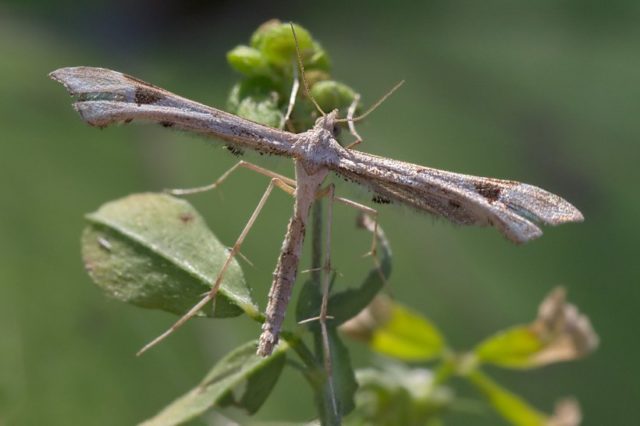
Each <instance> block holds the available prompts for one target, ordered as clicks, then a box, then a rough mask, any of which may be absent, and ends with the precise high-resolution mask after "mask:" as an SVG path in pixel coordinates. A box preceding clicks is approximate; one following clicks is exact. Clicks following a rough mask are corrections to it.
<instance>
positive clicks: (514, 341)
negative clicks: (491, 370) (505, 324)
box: [474, 326, 546, 368]
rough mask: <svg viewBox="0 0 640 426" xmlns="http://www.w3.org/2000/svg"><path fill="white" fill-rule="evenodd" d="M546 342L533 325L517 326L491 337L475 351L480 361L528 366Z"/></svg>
mask: <svg viewBox="0 0 640 426" xmlns="http://www.w3.org/2000/svg"><path fill="white" fill-rule="evenodd" d="M545 343H546V342H543V341H542V339H541V338H540V335H539V334H538V333H536V332H535V331H534V330H532V329H531V327H529V326H516V327H512V328H510V329H507V330H505V331H503V332H501V333H498V334H495V335H493V336H491V337H489V338H488V339H486V340H485V341H484V342H482V343H480V344H479V345H478V346H477V347H476V349H475V350H474V352H475V354H476V357H477V358H478V360H479V361H480V362H488V363H491V364H495V365H499V366H501V367H510V368H526V367H530V366H532V361H533V357H534V356H535V355H536V354H537V353H538V352H539V351H540V350H541V349H543V348H544V346H545Z"/></svg>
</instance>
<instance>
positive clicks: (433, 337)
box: [369, 301, 445, 361]
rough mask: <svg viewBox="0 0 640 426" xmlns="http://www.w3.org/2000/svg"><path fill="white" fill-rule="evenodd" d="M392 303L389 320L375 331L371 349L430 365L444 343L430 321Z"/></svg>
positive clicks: (370, 343) (440, 351) (441, 349)
mask: <svg viewBox="0 0 640 426" xmlns="http://www.w3.org/2000/svg"><path fill="white" fill-rule="evenodd" d="M389 303H390V304H391V305H390V306H389V308H388V317H387V320H386V321H384V322H383V323H382V324H381V326H380V327H379V328H377V329H375V330H374V332H373V334H372V336H371V340H370V342H369V345H370V346H371V348H372V349H373V350H375V351H376V352H378V353H381V354H385V355H388V356H391V357H394V358H397V359H402V360H405V361H427V360H429V359H432V358H434V357H437V356H439V355H440V354H441V353H442V351H443V349H444V347H445V346H444V340H443V338H442V336H441V334H440V332H439V331H438V329H437V328H436V327H435V326H434V325H433V324H432V323H431V321H429V320H428V319H427V318H425V317H423V316H422V315H420V314H418V313H416V312H413V311H411V310H410V309H408V308H406V307H404V306H402V305H400V304H399V303H395V302H393V301H389Z"/></svg>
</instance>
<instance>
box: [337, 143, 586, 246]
mask: <svg viewBox="0 0 640 426" xmlns="http://www.w3.org/2000/svg"><path fill="white" fill-rule="evenodd" d="M331 168H332V170H333V171H334V172H336V173H337V174H339V175H341V176H343V177H345V178H346V179H347V180H351V181H354V182H357V183H359V184H361V185H363V186H365V187H368V188H370V189H371V190H372V191H374V192H375V193H376V194H378V195H379V196H380V197H383V198H386V199H389V200H392V201H394V202H398V203H399V204H404V205H408V206H410V207H413V208H415V209H417V210H419V211H423V212H428V213H432V214H434V215H437V216H442V217H445V218H447V219H448V220H450V221H451V222H453V223H456V224H460V225H478V226H487V225H489V226H494V227H496V228H497V229H498V230H500V232H502V234H503V235H504V236H506V237H507V238H508V239H509V240H511V241H513V242H514V243H518V244H519V243H524V242H527V241H529V240H532V239H535V238H538V237H539V236H541V235H542V230H541V229H540V228H539V227H538V225H537V224H544V225H559V224H562V223H566V222H581V221H582V220H583V217H582V213H580V211H579V210H578V209H576V208H575V207H574V206H573V205H571V204H570V203H569V202H567V201H566V200H564V199H563V198H561V197H559V196H557V195H555V194H552V193H550V192H547V191H545V190H543V189H540V188H538V187H536V186H533V185H527V184H524V183H520V182H515V181H509V180H500V179H493V178H482V177H476V176H469V175H463V174H459V173H452V172H446V171H442V170H437V169H431V168H428V167H422V166H419V165H416V164H410V163H404V162H401V161H396V160H390V159H387V158H383V157H378V156H375V155H371V154H367V153H363V152H359V151H348V152H346V151H345V154H344V155H343V156H342V158H341V159H340V162H339V163H338V164H337V166H332V167H331Z"/></svg>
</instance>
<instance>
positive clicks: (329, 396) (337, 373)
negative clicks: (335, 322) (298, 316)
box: [313, 327, 358, 425]
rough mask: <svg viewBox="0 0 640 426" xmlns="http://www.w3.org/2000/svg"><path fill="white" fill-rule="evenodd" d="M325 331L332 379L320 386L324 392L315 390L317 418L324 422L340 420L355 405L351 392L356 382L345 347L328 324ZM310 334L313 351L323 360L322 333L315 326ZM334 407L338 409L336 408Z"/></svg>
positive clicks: (355, 386) (353, 390)
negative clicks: (312, 341)
mask: <svg viewBox="0 0 640 426" xmlns="http://www.w3.org/2000/svg"><path fill="white" fill-rule="evenodd" d="M327 332H328V337H329V349H330V352H331V371H332V381H333V383H330V382H329V381H326V382H325V383H324V386H323V394H322V395H318V394H316V405H317V406H318V412H319V413H320V419H321V421H322V424H323V425H331V424H340V422H339V420H340V419H341V418H342V417H343V416H346V415H347V414H349V413H350V412H351V411H353V409H354V407H355V401H354V396H355V393H356V391H357V390H358V383H357V382H356V377H355V372H354V371H353V367H352V366H351V358H350V356H349V351H348V349H347V348H346V346H345V345H344V343H343V342H342V340H341V339H340V336H339V334H338V332H337V330H336V329H335V328H334V327H328V329H327ZM313 337H314V342H315V352H316V354H320V355H321V356H322V360H323V361H322V362H323V363H324V350H323V347H322V334H321V333H320V330H319V328H317V329H315V330H314V335H313ZM321 365H323V364H321ZM334 402H335V407H334ZM336 409H337V412H336V411H335V410H336ZM335 419H337V420H338V422H334V421H332V420H335Z"/></svg>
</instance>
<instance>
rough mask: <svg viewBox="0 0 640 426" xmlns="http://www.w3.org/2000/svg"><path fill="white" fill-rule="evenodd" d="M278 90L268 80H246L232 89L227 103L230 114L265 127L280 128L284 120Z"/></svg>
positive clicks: (259, 78)
mask: <svg viewBox="0 0 640 426" xmlns="http://www.w3.org/2000/svg"><path fill="white" fill-rule="evenodd" d="M278 90H279V89H278V88H277V87H276V86H275V85H274V83H273V82H272V81H271V80H269V79H267V78H261V77H258V78H251V79H245V80H243V81H242V82H241V83H238V84H236V85H235V86H233V89H231V93H230V94H229V100H228V102H227V103H228V107H229V112H231V113H233V114H236V115H238V116H240V117H243V118H246V119H247V120H251V121H255V122H256V123H260V124H264V125H265V126H269V127H278V126H280V122H281V120H282V118H283V113H282V111H281V108H280V106H279V104H280V99H281V97H280V95H279V94H278V93H279V91H278Z"/></svg>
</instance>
